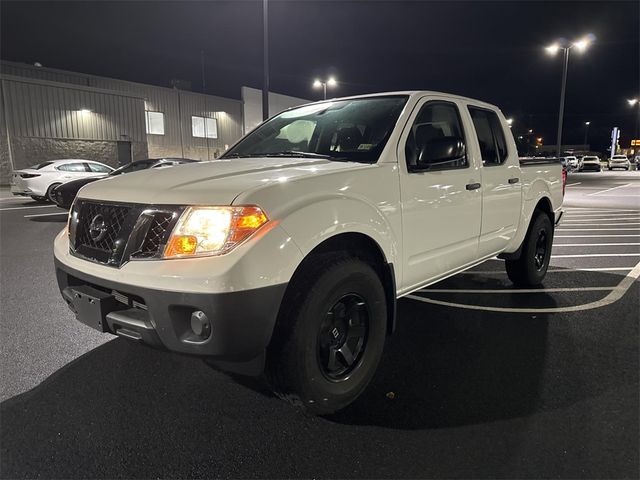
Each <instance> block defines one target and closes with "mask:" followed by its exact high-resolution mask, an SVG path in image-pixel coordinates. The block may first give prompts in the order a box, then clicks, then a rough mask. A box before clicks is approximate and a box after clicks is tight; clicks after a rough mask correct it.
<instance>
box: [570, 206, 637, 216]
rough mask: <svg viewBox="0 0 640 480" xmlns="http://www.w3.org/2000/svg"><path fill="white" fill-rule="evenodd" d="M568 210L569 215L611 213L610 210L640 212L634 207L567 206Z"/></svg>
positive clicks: (614, 211)
mask: <svg viewBox="0 0 640 480" xmlns="http://www.w3.org/2000/svg"><path fill="white" fill-rule="evenodd" d="M564 210H565V211H566V212H567V215H568V214H569V213H571V214H573V213H609V212H613V213H617V212H622V213H624V212H632V213H638V210H637V209H633V208H590V207H567V208H565V209H564Z"/></svg>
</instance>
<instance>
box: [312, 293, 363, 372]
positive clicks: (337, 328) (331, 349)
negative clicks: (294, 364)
mask: <svg viewBox="0 0 640 480" xmlns="http://www.w3.org/2000/svg"><path fill="white" fill-rule="evenodd" d="M368 329H369V309H368V307H367V304H366V302H365V300H364V299H363V298H362V297H361V296H360V295H358V294H357V293H349V294H347V295H345V296H343V297H342V298H340V299H339V300H338V301H337V302H336V303H335V304H334V305H333V306H332V307H331V308H330V309H329V311H328V312H327V314H326V316H325V318H324V320H323V321H322V323H321V325H320V333H319V335H318V349H317V355H318V364H319V366H320V371H321V372H322V374H323V375H324V376H325V377H327V378H328V379H329V380H332V381H341V380H344V379H345V378H347V377H348V376H349V374H350V373H351V372H352V371H353V369H354V368H355V367H356V366H357V365H358V363H359V362H360V360H361V359H362V354H363V353H364V349H365V346H366V342H367V333H368Z"/></svg>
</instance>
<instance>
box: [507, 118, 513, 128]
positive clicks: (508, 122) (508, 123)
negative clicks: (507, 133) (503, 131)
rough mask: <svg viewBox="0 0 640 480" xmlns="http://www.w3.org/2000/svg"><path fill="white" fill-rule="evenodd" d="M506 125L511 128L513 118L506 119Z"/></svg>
mask: <svg viewBox="0 0 640 480" xmlns="http://www.w3.org/2000/svg"><path fill="white" fill-rule="evenodd" d="M507 125H509V128H511V125H513V118H507Z"/></svg>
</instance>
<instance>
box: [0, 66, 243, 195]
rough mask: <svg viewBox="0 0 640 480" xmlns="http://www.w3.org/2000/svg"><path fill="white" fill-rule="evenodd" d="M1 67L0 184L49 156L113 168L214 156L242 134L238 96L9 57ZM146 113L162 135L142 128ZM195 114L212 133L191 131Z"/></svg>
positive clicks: (240, 107)
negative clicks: (157, 120) (156, 119)
mask: <svg viewBox="0 0 640 480" xmlns="http://www.w3.org/2000/svg"><path fill="white" fill-rule="evenodd" d="M1 67H2V75H0V79H1V83H0V89H1V96H0V99H1V100H2V109H1V110H0V129H1V132H0V183H7V181H8V178H9V177H8V175H9V173H10V171H11V169H18V168H24V167H27V166H29V165H33V164H34V163H38V162H40V161H43V160H50V159H56V158H74V157H75V158H86V159H91V160H98V161H102V162H105V163H108V164H111V165H114V166H116V165H118V164H122V163H126V162H128V161H131V160H132V159H133V160H137V159H140V158H146V157H168V156H173V157H187V158H195V159H199V160H204V159H213V158H216V157H218V156H219V155H220V154H222V153H223V152H224V150H225V149H226V148H228V146H229V145H231V144H232V143H234V142H235V141H236V140H237V139H239V138H240V137H241V136H242V102H241V101H239V100H233V99H227V98H222V97H216V96H212V95H204V94H200V93H193V92H186V91H182V90H177V89H171V88H164V87H156V86H152V85H144V84H140V83H134V82H128V81H123V80H116V79H110V78H104V77H97V76H93V75H84V74H79V73H73V72H64V71H60V70H55V69H49V68H45V67H34V66H31V65H24V64H16V63H13V62H2V63H1ZM147 111H149V112H161V113H162V114H163V115H162V124H163V134H148V133H146V128H145V118H146V115H147V114H146V112H147ZM194 116H195V117H200V118H199V119H196V120H202V119H203V118H207V119H215V120H214V122H215V128H213V127H212V132H211V133H212V135H210V137H211V138H205V136H204V135H203V136H202V137H196V136H194V130H193V126H192V122H193V120H192V117H194ZM202 121H204V120H202ZM206 122H209V120H207V121H206ZM216 132H217V135H215V134H216ZM213 137H216V138H213Z"/></svg>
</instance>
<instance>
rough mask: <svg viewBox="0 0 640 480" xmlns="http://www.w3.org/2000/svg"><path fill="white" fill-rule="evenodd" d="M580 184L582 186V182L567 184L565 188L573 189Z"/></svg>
mask: <svg viewBox="0 0 640 480" xmlns="http://www.w3.org/2000/svg"><path fill="white" fill-rule="evenodd" d="M580 184H582V182H576V183H568V184H567V187H574V186H576V185H580Z"/></svg>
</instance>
